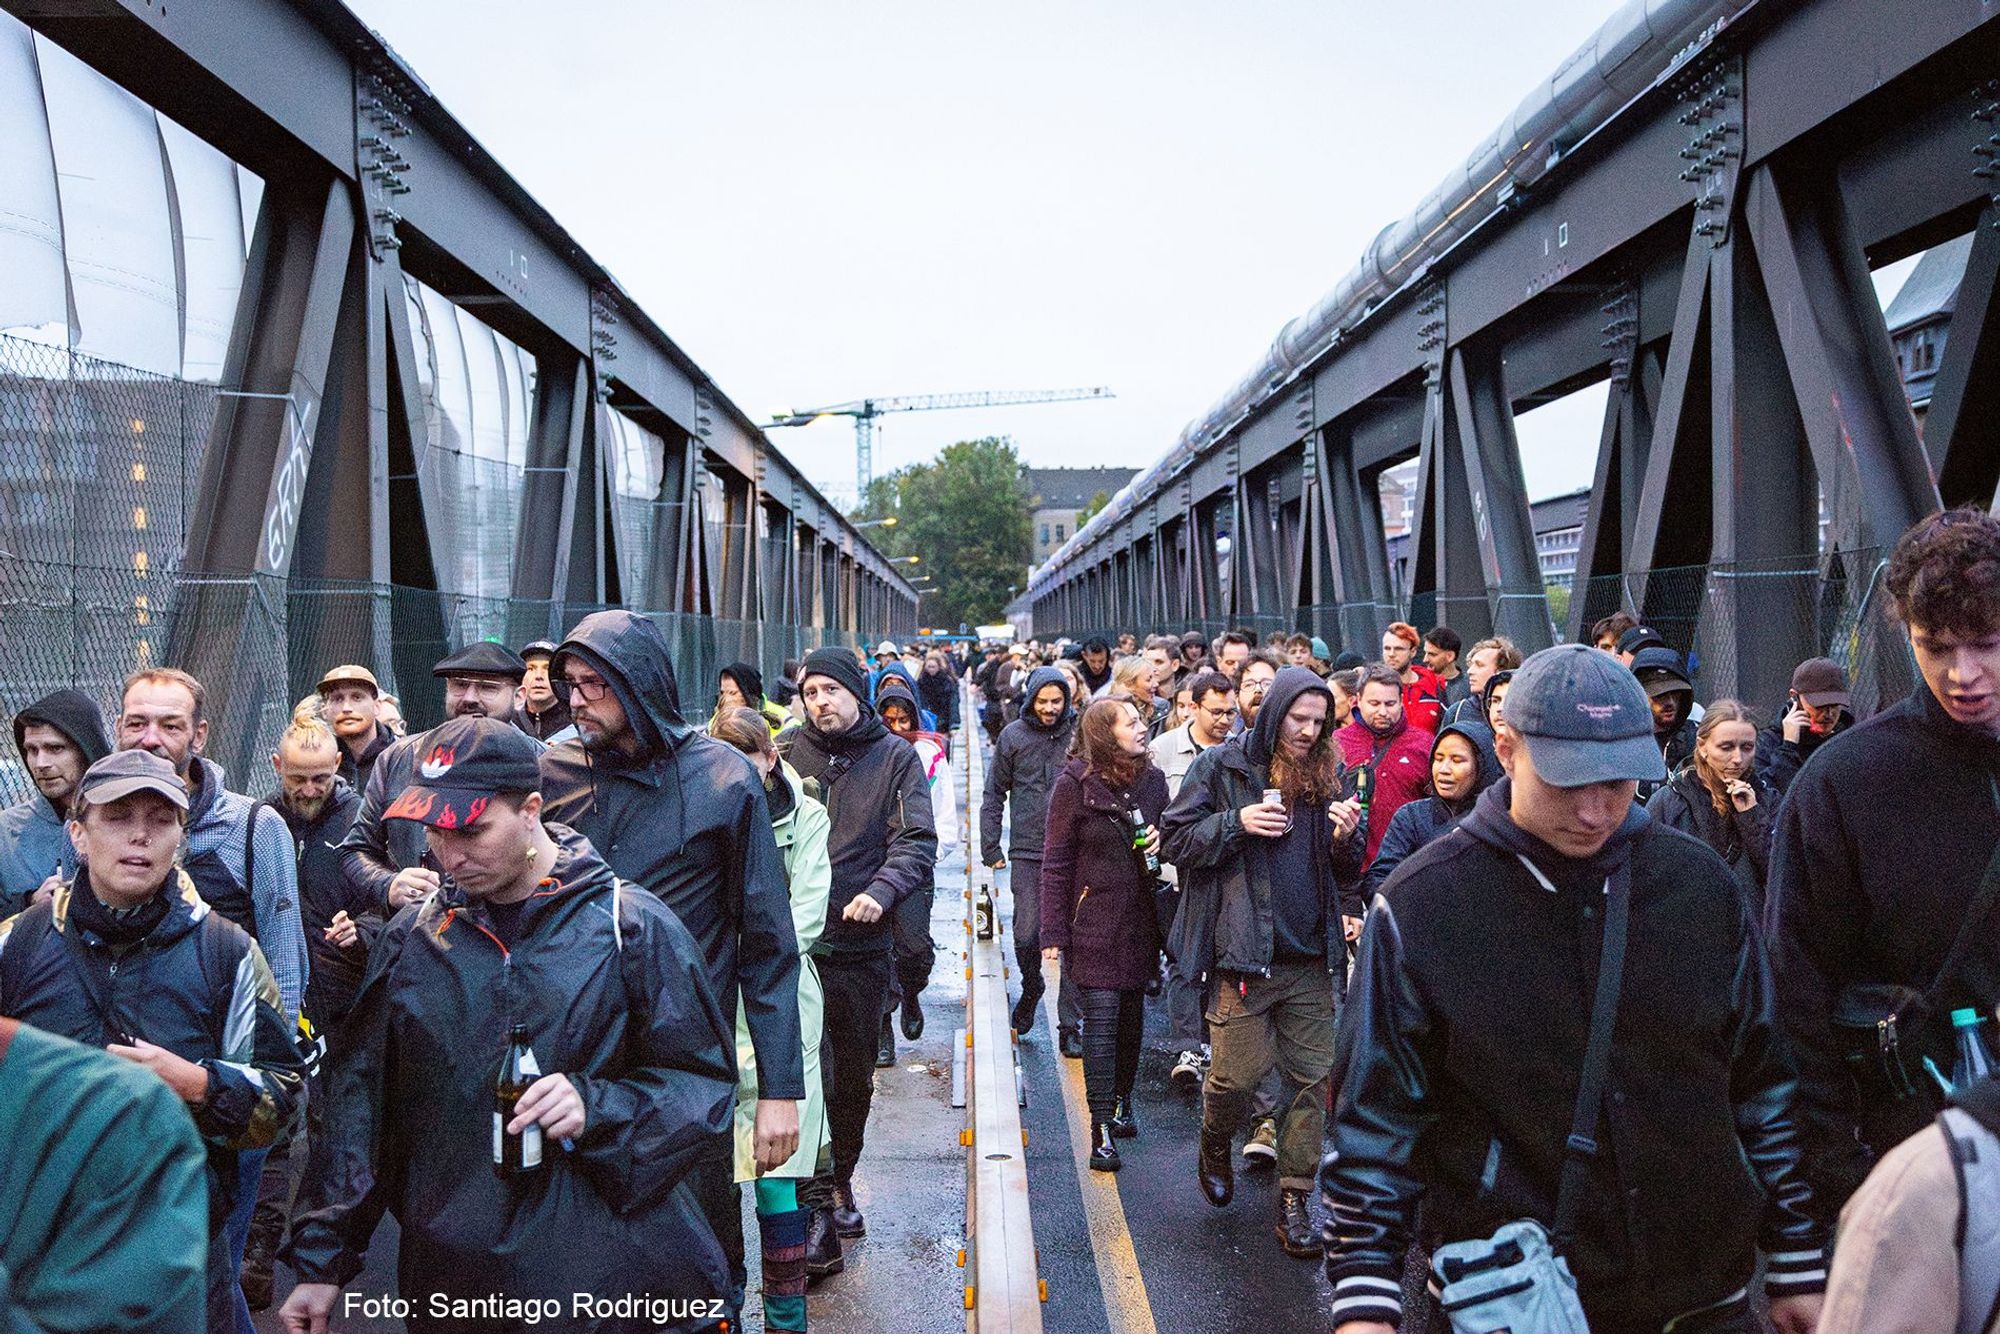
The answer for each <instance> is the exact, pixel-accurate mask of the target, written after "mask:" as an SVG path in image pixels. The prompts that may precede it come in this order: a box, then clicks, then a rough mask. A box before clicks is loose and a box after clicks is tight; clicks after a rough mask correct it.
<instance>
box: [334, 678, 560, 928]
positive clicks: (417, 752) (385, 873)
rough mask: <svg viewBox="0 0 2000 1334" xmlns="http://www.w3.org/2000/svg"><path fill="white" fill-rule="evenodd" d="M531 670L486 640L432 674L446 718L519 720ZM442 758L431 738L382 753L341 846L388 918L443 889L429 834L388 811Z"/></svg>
mask: <svg viewBox="0 0 2000 1334" xmlns="http://www.w3.org/2000/svg"><path fill="white" fill-rule="evenodd" d="M527 671H528V667H527V664H526V663H524V662H522V661H521V660H520V659H519V658H517V657H515V656H514V654H513V653H512V652H510V651H508V650H507V649H505V648H502V647H501V646H500V645H498V644H495V643H491V642H489V641H486V640H481V641H478V642H476V643H472V644H468V645H466V646H465V647H464V648H462V649H460V650H458V652H456V653H452V654H449V655H447V656H446V657H445V658H444V659H443V660H442V661H440V662H439V663H438V664H437V666H435V667H433V668H432V669H431V675H432V676H434V677H437V678H439V679H440V680H442V681H443V682H444V712H445V716H446V717H447V718H498V719H499V720H500V721H502V722H513V721H514V696H515V694H516V693H517V692H518V691H519V690H520V688H521V680H522V678H523V677H524V676H526V674H527ZM433 730H435V729H433ZM535 744H536V745H540V744H541V743H540V742H539V741H538V742H536V743H535ZM441 758H442V754H441V752H440V751H439V750H438V747H437V746H436V744H435V743H434V742H433V741H432V739H431V735H430V733H429V732H419V733H418V734H417V735H415V736H413V737H404V738H402V739H400V740H398V741H397V742H396V743H395V744H394V745H392V746H390V747H389V749H387V750H385V751H383V752H382V754H381V756H380V758H378V759H377V760H376V761H375V771H374V772H373V773H371V774H370V775H369V776H368V781H367V782H366V783H363V784H360V785H359V786H360V788H361V812H360V814H358V815H356V816H355V817H354V827H353V828H352V829H350V830H348V832H347V838H346V839H345V841H343V842H342V843H341V845H340V866H341V870H343V871H344V872H346V874H347V878H348V879H349V880H351V881H353V882H354V885H355V887H356V888H357V889H359V890H360V891H362V892H363V893H364V894H366V895H368V896H369V897H371V898H373V899H374V900H376V901H377V902H378V903H380V904H381V905H382V910H383V915H384V916H394V915H395V914H396V913H397V912H399V911H401V910H402V909H404V908H407V907H408V906H409V905H410V904H412V903H415V902H416V901H417V900H418V899H421V898H423V897H424V896H425V895H426V894H429V893H430V892H432V891H433V890H435V889H436V888H437V887H438V884H439V879H438V873H437V871H436V869H435V868H433V867H430V866H427V865H425V864H424V851H425V846H424V839H423V829H422V828H421V827H420V826H418V825H415V824H412V823H410V822H408V821H403V822H401V823H397V824H391V823H390V822H388V821H387V820H385V819H384V818H383V815H382V812H383V811H385V810H387V809H388V808H389V807H390V806H391V805H392V804H393V803H394V802H395V800H396V798H397V797H399V796H401V795H402V793H403V789H404V788H406V787H408V786H409V785H410V784H411V782H413V781H414V780H415V778H416V777H417V773H418V770H419V769H420V768H421V767H422V766H424V765H427V764H435V763H436V762H437V761H438V760H439V759H441Z"/></svg>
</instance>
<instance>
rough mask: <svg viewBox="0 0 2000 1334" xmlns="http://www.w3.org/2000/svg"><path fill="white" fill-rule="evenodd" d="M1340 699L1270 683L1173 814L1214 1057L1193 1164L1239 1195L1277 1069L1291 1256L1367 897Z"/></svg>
mask: <svg viewBox="0 0 2000 1334" xmlns="http://www.w3.org/2000/svg"><path fill="white" fill-rule="evenodd" d="M1332 708H1333V697H1332V694H1331V692H1330V691H1328V689H1327V686H1326V683H1325V682H1324V681H1322V680H1320V679H1319V677H1318V676H1317V675H1315V674H1314V673H1313V672H1312V671H1310V670H1309V669H1307V668H1304V667H1287V668H1285V669H1284V670H1282V671H1280V672H1279V673H1278V675H1277V678H1276V679H1275V680H1274V681H1273V682H1272V683H1271V689H1270V692H1269V694H1267V695H1266V697H1265V699H1264V703H1263V708H1262V709H1261V710H1260V711H1259V713H1258V715H1257V726H1256V728H1255V729H1254V730H1253V731H1251V732H1249V733H1248V734H1247V735H1245V736H1244V737H1243V738H1242V739H1241V740H1240V741H1236V742H1232V743H1229V744H1226V745H1221V746H1211V747H1209V748H1208V749H1207V750H1205V751H1203V752H1202V753H1201V754H1200V755H1199V756H1197V757H1196V759H1195V762H1194V765H1193V767H1192V768H1190V769H1189V770H1188V773H1187V777H1186V778H1184V779H1183V780H1182V781H1181V790H1180V795H1179V796H1178V797H1176V798H1174V801H1173V804H1172V805H1170V806H1169V807H1168V808H1167V811H1166V814H1165V815H1164V816H1163V817H1162V818H1161V821H1160V827H1161V831H1162V833H1163V834H1164V836H1165V845H1166V846H1165V851H1164V854H1163V855H1164V857H1165V859H1166V860H1167V861H1170V862H1172V863H1173V864H1174V865H1175V866H1176V867H1178V868H1179V870H1180V877H1181V906H1180V911H1179V913H1177V914H1176V915H1175V918H1174V925H1173V930H1172V933H1171V940H1170V942H1169V944H1170V948H1171V950H1172V953H1173V956H1174V958H1175V960H1176V961H1177V965H1178V966H1179V967H1181V968H1183V969H1186V970H1188V971H1189V972H1192V973H1206V974H1208V978H1209V986H1210V991H1209V1005H1208V1028H1209V1043H1210V1051H1211V1060H1210V1064H1209V1068H1208V1079H1207V1083H1206V1085H1205V1087H1204V1089H1203V1097H1202V1122H1201V1145H1200V1156H1199V1160H1198V1167H1197V1173H1198V1177H1199V1180H1200V1185H1201V1190H1202V1194H1203V1195H1204V1196H1206V1197H1207V1199H1208V1202H1209V1203H1210V1204H1212V1205H1214V1206H1216V1207H1217V1208H1221V1207H1223V1206H1225V1205H1227V1204H1228V1203H1229V1201H1230V1198H1231V1196H1232V1195H1233V1194H1234V1191H1235V1179H1234V1176H1233V1173H1232V1169H1231V1164H1230V1147H1231V1142H1232V1140H1233V1138H1234V1136H1235V1134H1236V1132H1237V1130H1238V1129H1239V1128H1240V1127H1241V1126H1242V1124H1243V1121H1244V1117H1245V1115H1246V1114H1247V1113H1248V1112H1249V1110H1250V1104H1251V1101H1252V1099H1253V1097H1254V1096H1255V1094H1256V1092H1257V1089H1258V1086H1259V1085H1260V1084H1262V1083H1263V1081H1264V1079H1265V1076H1266V1075H1267V1074H1269V1073H1270V1070H1271V1068H1272V1066H1273V1064H1274V1063H1275V1065H1276V1067H1277V1069H1278V1071H1279V1072H1280V1074H1281V1075H1282V1081H1283V1082H1282V1086H1281V1092H1280V1095H1279V1099H1278V1109H1277V1110H1278V1113H1279V1125H1278V1129H1277V1139H1278V1150H1277V1157H1278V1163H1277V1166H1278V1186H1279V1192H1278V1219H1277V1227H1276V1232H1277V1235H1278V1240H1279V1243H1280V1245H1282V1246H1283V1248H1284V1250H1285V1253H1286V1254H1287V1255H1292V1256H1297V1257H1301V1258H1305V1257H1310V1256H1313V1255H1316V1254H1318V1252H1319V1247H1318V1244H1317V1242H1316V1241H1315V1240H1314V1237H1313V1231H1312V1222H1311V1216H1310V1210H1309V1206H1308V1204H1307V1192H1308V1191H1309V1190H1310V1189H1311V1187H1312V1178H1313V1171H1314V1169H1315V1167H1316V1166H1317V1164H1318V1163H1319V1155H1320V1140H1321V1138H1322V1135H1323V1132H1324V1130H1325V1125H1326V1089H1327V1084H1326V1080H1327V1073H1328V1071H1329V1070H1330V1069H1331V1067H1332V1063H1333V987H1334V982H1333V978H1332V977H1331V976H1329V974H1330V973H1332V972H1333V971H1334V970H1335V969H1340V970H1342V971H1344V970H1345V968H1346V963H1347V949H1346V946H1345V945H1344V944H1343V941H1344V939H1345V937H1346V935H1347V930H1348V929H1349V927H1350V925H1351V923H1350V922H1349V920H1348V919H1350V918H1353V917H1354V915H1355V913H1356V911H1357V908H1358V905H1353V904H1347V905H1343V903H1342V902H1341V896H1340V886H1341V885H1342V884H1343V883H1352V882H1353V881H1355V880H1357V879H1359V877H1360V873H1361V863H1360V857H1359V850H1360V844H1361V841H1362V840H1361V839H1360V838H1359V837H1357V830H1358V829H1359V828H1360V825H1361V808H1360V804H1359V803H1358V802H1356V801H1354V800H1352V799H1349V800H1345V801H1343V800H1341V792H1342V789H1343V787H1344V786H1345V782H1346V774H1345V773H1344V771H1343V768H1342V765H1341V760H1340V750H1339V748H1338V747H1337V746H1336V745H1335V744H1334V742H1333V739H1332V733H1331V731H1330V730H1329V729H1328V727H1327V715H1328V713H1329V712H1330V711H1331V710H1332Z"/></svg>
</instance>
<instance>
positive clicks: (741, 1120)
mask: <svg viewBox="0 0 2000 1334" xmlns="http://www.w3.org/2000/svg"><path fill="white" fill-rule="evenodd" d="M708 734H709V735H710V736H712V737H714V738H716V739H717V740H718V741H725V742H727V743H728V744H730V745H732V746H734V747H736V749H738V750H740V751H742V752H743V753H744V754H745V755H747V756H749V758H750V763H751V765H752V766H753V767H754V768H755V769H756V770H757V773H758V775H759V776H760V777H761V778H762V779H763V783H764V798H765V801H766V803H767V805H768V808H769V810H770V813H771V832H772V834H774V835H775V836H776V838H777V842H778V852H779V855H781V856H782V857H783V858H784V859H785V878H786V880H787V881H789V882H790V885H791V891H792V926H793V929H794V930H795V931H796V932H797V933H798V945H799V1038H800V1042H801V1045H802V1046H803V1048H804V1056H805V1082H806V1096H805V1100H804V1101H803V1102H802V1103H800V1104H799V1147H798V1151H797V1152H796V1153H794V1154H793V1155H792V1156H791V1158H790V1159H788V1160H787V1161H786V1162H785V1163H784V1164H782V1165H781V1166H779V1167H778V1168H777V1169H776V1170H774V1171H771V1172H767V1173H765V1174H764V1175H763V1176H761V1177H760V1176H758V1175H757V1160H756V1153H755V1144H754V1141H755V1133H756V1120H757V1052H756V1048H754V1047H753V1046H752V1045H751V1043H750V1025H749V1021H748V1019H747V1018H746V1016H745V1014H744V1011H743V1003H742V1001H741V1000H740V999H739V1000H738V1001H737V1005H736V1071H737V1074H736V1180H737V1181H738V1182H739V1183H740V1182H744V1181H755V1182H756V1183H757V1229H758V1232H759V1235H760V1237H761V1239H762V1242H763V1246H762V1250H763V1260H764V1324H765V1327H766V1328H768V1329H773V1330H802V1329H804V1328H805V1327H806V1249H807V1247H806V1241H807V1238H806V1228H807V1221H808V1215H811V1214H812V1213H813V1211H812V1210H809V1209H801V1208H800V1207H799V1199H798V1182H799V1181H801V1180H802V1179H806V1178H810V1177H811V1176H812V1174H813V1170H814V1168H815V1167H816V1165H817V1164H818V1162H819V1156H820V1150H821V1148H822V1147H824V1146H825V1145H827V1144H829V1143H831V1142H832V1135H831V1132H830V1131H829V1129H828V1126H827V1119H826V1098H825V1094H824V1092H823V1088H822V1085H821V1081H820V1038H821V1031H822V1029H823V1026H824V1013H823V1003H822V999H821V994H820V984H819V973H818V971H817V970H816V969H815V968H814V967H813V961H812V955H811V954H810V953H809V952H808V951H810V950H811V949H812V947H813V945H814V944H815V943H816V942H817V941H818V940H819V937H820V932H821V931H822V930H824V929H825V927H826V900H827V894H828V892H829V891H830V890H831V888H832V885H833V866H832V863H831V862H830V861H829V860H828V857H827V850H826V838H827V831H828V829H829V827H830V825H829V822H828V820H827V815H826V807H825V806H822V805H821V804H820V803H819V801H818V800H817V799H816V798H815V797H813V796H811V795H808V793H807V792H806V789H805V785H804V780H802V779H801V778H800V777H799V776H798V775H797V774H796V773H794V772H793V771H792V767H791V766H790V765H788V764H786V763H785V762H784V761H783V760H782V759H780V758H779V757H778V746H777V743H776V742H775V741H774V740H773V739H772V737H771V727H770V721H769V720H768V719H767V718H766V717H765V716H764V715H763V714H762V713H761V712H759V711H758V710H756V709H751V708H733V709H722V710H719V711H718V712H717V713H716V715H715V717H713V718H711V719H710V720H709V724H708ZM822 1216H824V1211H822Z"/></svg>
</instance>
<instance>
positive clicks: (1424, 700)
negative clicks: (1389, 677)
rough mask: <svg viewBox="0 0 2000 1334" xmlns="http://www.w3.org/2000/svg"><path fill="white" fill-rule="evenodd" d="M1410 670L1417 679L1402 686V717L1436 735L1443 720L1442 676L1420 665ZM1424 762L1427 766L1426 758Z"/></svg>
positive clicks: (1413, 725)
mask: <svg viewBox="0 0 2000 1334" xmlns="http://www.w3.org/2000/svg"><path fill="white" fill-rule="evenodd" d="M1410 670H1411V671H1413V672H1415V673H1416V674H1417V679H1416V680H1414V681H1411V682H1409V683H1407V684H1406V685H1404V687H1403V717H1404V718H1406V719H1408V720H1409V724H1410V726H1412V727H1416V728H1421V729H1423V730H1424V731H1426V732H1429V733H1431V734H1432V735H1436V734H1437V730H1438V724H1439V723H1441V722H1442V721H1444V678H1443V677H1441V676H1439V675H1438V674H1437V673H1436V672H1434V671H1432V670H1431V669H1430V668H1428V667H1425V666H1421V665H1417V666H1412V667H1411V668H1410ZM1425 764H1426V767H1428V765H1429V760H1428V758H1426V760H1425Z"/></svg>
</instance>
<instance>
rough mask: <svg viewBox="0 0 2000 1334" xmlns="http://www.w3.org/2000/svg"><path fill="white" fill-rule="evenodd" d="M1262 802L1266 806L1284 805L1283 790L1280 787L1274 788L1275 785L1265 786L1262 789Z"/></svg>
mask: <svg viewBox="0 0 2000 1334" xmlns="http://www.w3.org/2000/svg"><path fill="white" fill-rule="evenodd" d="M1264 804H1265V805H1266V806H1282V805H1284V804H1285V793H1284V790H1283V789H1282V788H1275V787H1267V788H1265V789H1264Z"/></svg>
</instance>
